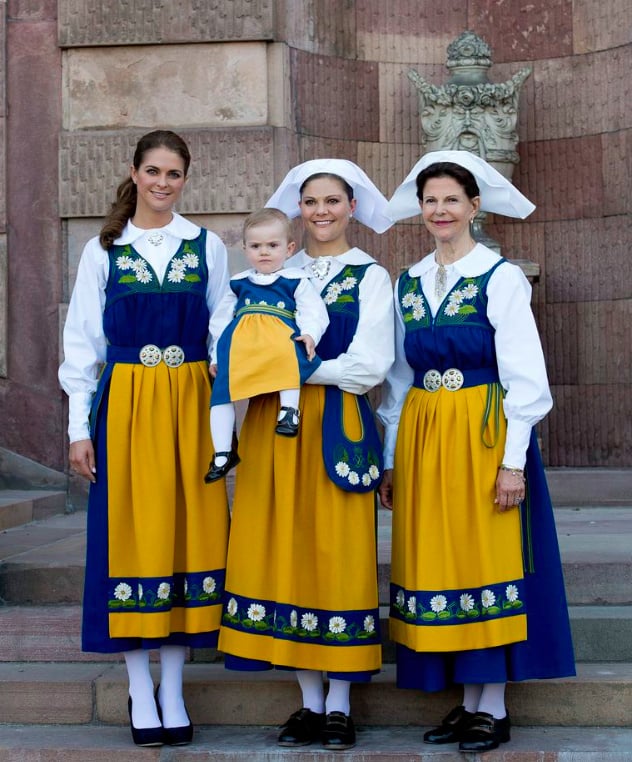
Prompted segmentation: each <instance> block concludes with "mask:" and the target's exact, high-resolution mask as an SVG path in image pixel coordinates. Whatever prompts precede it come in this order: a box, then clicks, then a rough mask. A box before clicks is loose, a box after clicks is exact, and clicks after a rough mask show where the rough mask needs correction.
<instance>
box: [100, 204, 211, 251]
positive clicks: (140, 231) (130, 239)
mask: <svg viewBox="0 0 632 762" xmlns="http://www.w3.org/2000/svg"><path fill="white" fill-rule="evenodd" d="M151 229H152V230H162V231H163V232H164V233H168V234H169V235H171V236H173V237H174V238H179V239H181V240H185V241H192V240H193V239H194V238H197V237H198V236H199V235H200V227H199V226H198V225H194V224H193V223H192V222H190V221H189V220H187V219H185V218H184V217H182V216H181V215H179V214H177V213H176V212H174V213H173V218H172V219H171V222H169V224H168V225H164V226H163V227H161V228H151ZM146 232H147V230H145V229H144V228H138V227H136V225H134V224H133V223H132V221H131V220H128V221H127V224H126V225H125V227H124V228H123V232H122V233H121V235H120V236H119V237H118V238H117V239H116V240H115V241H114V244H115V245H116V246H125V245H127V244H130V243H134V242H135V241H137V240H138V239H139V238H142V237H143V236H144V235H145V233H146Z"/></svg>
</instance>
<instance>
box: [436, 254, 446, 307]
mask: <svg viewBox="0 0 632 762" xmlns="http://www.w3.org/2000/svg"><path fill="white" fill-rule="evenodd" d="M435 262H436V263H437V272H436V274H435V286H434V289H435V296H436V297H437V299H443V297H444V296H445V292H446V291H447V290H448V271H447V270H446V269H445V265H442V264H441V262H437V258H436V256H435Z"/></svg>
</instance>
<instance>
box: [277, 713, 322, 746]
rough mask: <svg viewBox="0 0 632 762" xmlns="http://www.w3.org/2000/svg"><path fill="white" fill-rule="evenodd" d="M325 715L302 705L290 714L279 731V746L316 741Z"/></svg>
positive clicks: (304, 744)
mask: <svg viewBox="0 0 632 762" xmlns="http://www.w3.org/2000/svg"><path fill="white" fill-rule="evenodd" d="M324 724H325V715H324V713H323V714H318V713H317V712H312V710H311V709H306V708H305V707H303V708H302V709H299V710H298V711H297V712H294V714H291V715H290V716H289V718H288V720H287V722H286V723H285V725H283V727H282V728H281V732H280V733H279V738H278V740H277V743H278V745H279V746H307V745H308V744H310V743H312V741H317V740H318V739H319V738H320V735H321V733H322V731H323V725H324Z"/></svg>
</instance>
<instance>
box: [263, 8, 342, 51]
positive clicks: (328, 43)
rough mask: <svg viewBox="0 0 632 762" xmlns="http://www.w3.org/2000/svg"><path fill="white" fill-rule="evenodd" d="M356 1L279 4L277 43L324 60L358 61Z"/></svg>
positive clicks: (277, 11)
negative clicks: (278, 41) (347, 59)
mask: <svg viewBox="0 0 632 762" xmlns="http://www.w3.org/2000/svg"><path fill="white" fill-rule="evenodd" d="M355 5H356V3H355V2H354V0H305V2H300V3H297V2H295V0H280V1H278V2H277V3H276V8H277V10H276V17H277V39H279V40H285V41H286V42H287V44H288V45H290V46H291V47H293V48H298V49H299V50H303V51H306V52H310V53H315V54H318V55H322V56H341V57H344V58H349V59H355V58H357V52H356V10H355Z"/></svg>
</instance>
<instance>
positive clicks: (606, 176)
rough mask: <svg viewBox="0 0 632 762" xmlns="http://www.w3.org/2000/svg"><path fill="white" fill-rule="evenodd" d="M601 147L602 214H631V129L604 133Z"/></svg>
mask: <svg viewBox="0 0 632 762" xmlns="http://www.w3.org/2000/svg"><path fill="white" fill-rule="evenodd" d="M601 141H602V146H603V194H604V202H603V212H604V214H605V215H615V214H632V193H631V192H630V189H631V187H632V185H631V183H630V178H632V129H629V130H621V132H611V133H606V134H604V135H602V136H601Z"/></svg>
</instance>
